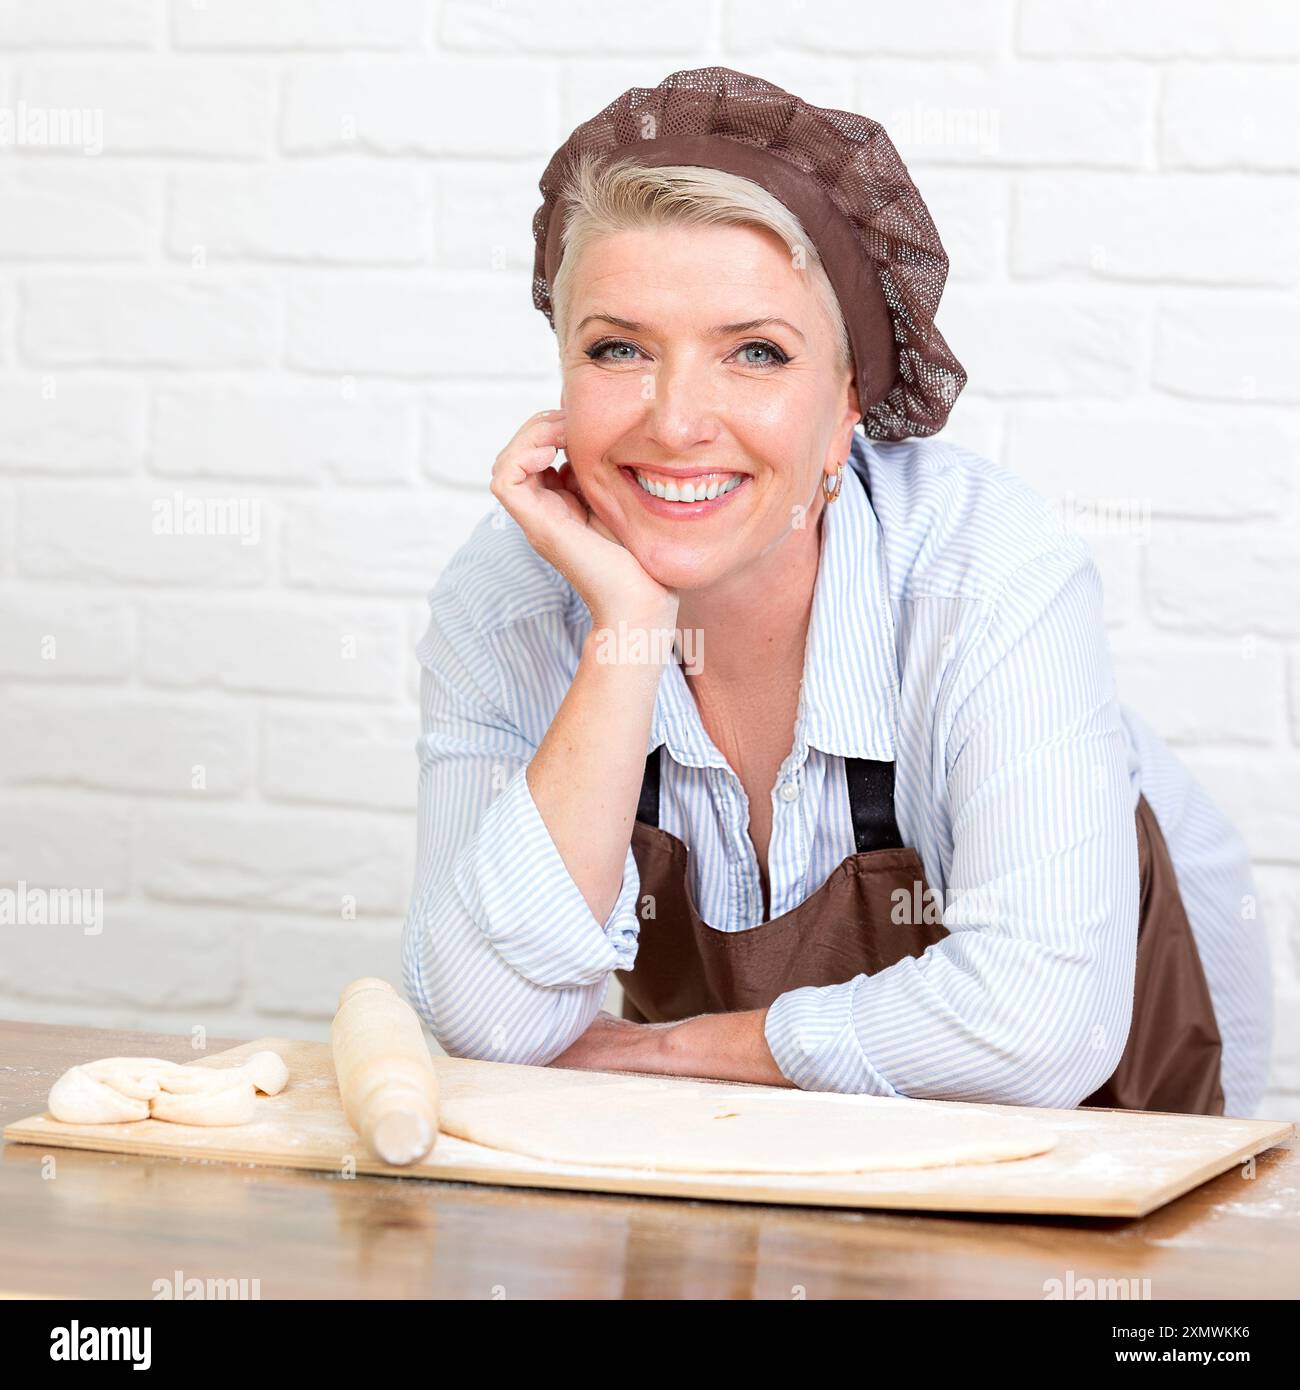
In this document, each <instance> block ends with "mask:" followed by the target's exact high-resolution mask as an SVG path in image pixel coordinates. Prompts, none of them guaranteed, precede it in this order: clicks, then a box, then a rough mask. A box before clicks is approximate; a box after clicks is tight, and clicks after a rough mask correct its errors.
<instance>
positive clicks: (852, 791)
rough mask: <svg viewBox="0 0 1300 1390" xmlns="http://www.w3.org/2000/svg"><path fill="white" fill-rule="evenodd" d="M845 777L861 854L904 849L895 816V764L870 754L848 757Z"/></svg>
mask: <svg viewBox="0 0 1300 1390" xmlns="http://www.w3.org/2000/svg"><path fill="white" fill-rule="evenodd" d="M844 780H845V781H846V782H847V783H848V787H849V808H850V810H851V811H852V813H853V843H854V847H855V849H856V850H857V852H858V853H859V854H867V853H870V851H872V850H876V849H902V848H903V837H902V836H901V835H900V834H899V833H898V822H897V821H896V820H895V819H894V764H893V763H892V762H877V761H875V760H874V759H871V758H845V759H844Z"/></svg>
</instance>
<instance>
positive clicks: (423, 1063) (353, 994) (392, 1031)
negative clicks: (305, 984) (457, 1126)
mask: <svg viewBox="0 0 1300 1390" xmlns="http://www.w3.org/2000/svg"><path fill="white" fill-rule="evenodd" d="M330 1048H331V1050H332V1052H333V1053H334V1073H335V1075H336V1077H337V1078H338V1083H339V1094H340V1095H341V1096H342V1098H343V1113H344V1114H345V1115H346V1116H347V1117H348V1123H349V1124H350V1125H351V1126H352V1128H353V1129H355V1130H356V1132H357V1133H358V1134H359V1135H360V1136H361V1138H362V1139H364V1140H365V1141H366V1143H367V1144H369V1146H370V1147H371V1149H372V1150H373V1151H374V1152H375V1153H376V1154H377V1155H378V1156H379V1157H380V1158H382V1159H383V1160H384V1162H385V1163H391V1164H393V1165H395V1166H397V1167H402V1166H404V1165H406V1164H408V1163H414V1162H415V1161H416V1160H417V1159H420V1158H423V1157H424V1155H425V1154H427V1153H428V1152H429V1150H430V1149H431V1148H433V1145H434V1141H435V1140H436V1139H437V1137H438V1076H437V1073H436V1072H435V1071H434V1069H433V1059H432V1058H431V1057H430V1056H429V1049H428V1046H427V1045H426V1043H425V1041H424V1034H423V1033H422V1032H421V1031H420V1020H419V1019H418V1018H417V1017H416V1015H415V1010H414V1009H412V1008H411V1006H410V1005H409V1004H408V1003H407V1002H406V1001H405V1000H404V999H401V998H399V997H398V994H397V992H396V990H394V989H393V987H392V985H390V984H389V983H388V982H387V981H386V980H376V979H372V978H369V977H367V978H366V979H362V980H353V981H352V983H351V984H350V985H349V986H348V987H347V988H346V989H345V990H344V991H343V993H342V994H341V995H339V1011H338V1013H336V1014H335V1015H334V1022H333V1023H332V1024H331V1025H330Z"/></svg>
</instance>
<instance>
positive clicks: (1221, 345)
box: [0, 0, 1300, 1114]
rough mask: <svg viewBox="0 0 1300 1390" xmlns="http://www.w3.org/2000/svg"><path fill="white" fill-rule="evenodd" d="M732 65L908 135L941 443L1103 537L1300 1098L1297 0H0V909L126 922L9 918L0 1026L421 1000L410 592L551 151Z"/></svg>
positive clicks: (259, 1029) (455, 509) (242, 1020)
mask: <svg viewBox="0 0 1300 1390" xmlns="http://www.w3.org/2000/svg"><path fill="white" fill-rule="evenodd" d="M712 62H719V63H723V64H726V65H728V66H732V67H736V68H740V69H743V70H747V71H752V72H756V73H758V74H760V75H762V76H765V77H768V78H771V79H772V80H774V81H777V82H780V83H782V84H783V85H786V86H788V87H790V88H792V89H793V90H795V91H798V92H799V93H800V94H801V95H803V96H804V97H806V98H807V99H808V100H810V101H814V102H817V103H819V104H824V105H834V106H850V107H853V108H854V109H856V110H859V111H862V112H864V113H866V114H868V115H870V116H872V117H874V118H875V119H878V120H880V121H882V122H883V123H884V124H885V126H886V127H887V128H888V129H889V131H890V133H891V135H892V136H893V138H894V140H895V142H896V143H897V144H898V146H899V148H900V150H901V151H902V153H903V155H904V157H905V159H907V161H908V163H909V166H910V167H911V169H912V170H913V172H914V175H915V177H916V179H917V182H918V183H919V185H920V187H921V189H922V191H923V192H924V194H925V196H926V198H927V200H928V202H929V204H930V207H931V210H932V212H933V213H934V215H935V219H936V221H937V223H938V225H939V228H940V230H941V233H942V235H943V237H944V241H945V244H946V246H947V248H948V251H949V254H950V256H951V259H952V267H953V269H952V276H951V280H950V288H949V293H948V296H947V300H946V305H945V309H944V311H943V313H942V314H941V318H940V322H941V325H942V327H943V330H944V332H945V335H946V336H947V338H948V340H949V342H950V343H952V345H953V346H954V349H955V350H956V351H957V353H958V355H959V356H960V357H961V359H962V360H963V361H964V363H965V365H966V366H967V368H968V370H969V371H970V374H971V385H970V386H969V387H968V389H967V391H966V394H965V395H964V396H963V398H962V401H961V403H960V405H959V407H958V409H957V411H956V412H955V414H954V416H953V419H952V422H951V424H950V426H949V433H950V434H951V435H952V436H953V437H955V438H958V439H960V440H962V441H963V442H965V443H967V444H969V445H971V446H973V447H975V448H978V449H980V450H981V451H983V452H985V453H988V454H990V455H991V456H993V457H995V458H998V459H1000V460H1001V461H1002V462H1004V463H1006V464H1007V465H1008V466H1009V467H1011V468H1014V469H1015V470H1017V471H1018V472H1020V473H1021V474H1023V475H1024V476H1025V477H1027V478H1029V479H1030V480H1031V481H1032V482H1033V483H1034V484H1035V485H1036V486H1038V487H1039V488H1040V489H1041V490H1042V491H1043V492H1044V493H1046V494H1047V495H1049V496H1051V497H1053V498H1054V499H1056V500H1057V502H1058V504H1059V505H1060V506H1061V507H1062V511H1063V514H1065V513H1066V512H1068V513H1069V515H1070V516H1071V518H1072V519H1073V520H1074V521H1076V523H1077V524H1078V525H1079V526H1080V529H1084V527H1085V526H1089V527H1090V528H1091V534H1089V540H1090V543H1091V544H1092V545H1093V548H1094V551H1095V553H1096V555H1097V558H1098V561H1099V563H1100V564H1101V566H1102V571H1103V575H1104V577H1105V581H1106V591H1107V605H1108V620H1109V623H1110V625H1111V631H1112V638H1113V644H1114V651H1115V656H1116V662H1117V667H1118V671H1119V677H1120V684H1121V697H1122V698H1123V699H1124V700H1125V702H1126V703H1130V704H1132V705H1133V706H1134V707H1135V708H1136V709H1138V710H1139V712H1140V713H1141V714H1142V715H1143V716H1144V717H1145V718H1146V719H1147V720H1148V721H1149V722H1151V723H1152V724H1153V725H1154V726H1155V727H1156V728H1157V729H1158V730H1159V731H1160V732H1161V733H1163V734H1164V735H1165V736H1166V737H1167V738H1168V739H1170V740H1171V741H1172V742H1173V743H1174V744H1175V745H1176V746H1177V748H1178V750H1179V752H1180V753H1181V755H1182V756H1183V757H1184V758H1185V760H1186V761H1187V763H1188V764H1189V766H1190V767H1191V768H1192V770H1193V772H1194V773H1195V774H1196V775H1197V776H1198V777H1199V778H1200V779H1201V780H1202V781H1203V782H1204V783H1205V784H1206V786H1207V787H1208V788H1209V789H1210V790H1211V791H1212V793H1213V794H1214V795H1215V796H1216V797H1218V798H1219V799H1220V801H1221V803H1222V804H1223V805H1224V807H1225V808H1226V809H1227V810H1228V812H1229V813H1230V814H1231V815H1232V817H1233V818H1234V819H1235V821H1236V822H1237V823H1238V824H1239V825H1240V826H1241V828H1242V830H1243V833H1244V834H1245V835H1246V837H1247V840H1248V842H1249V843H1250V845H1251V847H1252V850H1253V852H1254V854H1255V856H1256V864H1257V876H1258V883H1259V887H1260V891H1261V895H1262V898H1263V902H1262V904H1261V915H1262V916H1263V917H1264V919H1265V920H1266V922H1267V924H1268V929H1269V932H1270V935H1271V939H1272V942H1273V948H1274V966H1275V971H1276V976H1277V988H1278V1005H1279V1008H1278V1025H1279V1027H1278V1039H1277V1048H1276V1055H1275V1062H1274V1085H1273V1090H1272V1091H1271V1093H1270V1097H1269V1101H1268V1104H1267V1105H1266V1110H1269V1109H1271V1110H1272V1111H1274V1112H1276V1113H1290V1114H1294V1113H1296V1109H1297V1108H1298V1105H1300V543H1298V542H1297V484H1296V463H1297V452H1298V450H1297V444H1298V443H1300V430H1298V424H1297V406H1298V405H1300V374H1297V372H1296V358H1297V354H1296V348H1295V343H1296V341H1297V339H1300V292H1298V283H1300V180H1298V179H1297V172H1298V171H1300V12H1298V11H1297V10H1296V7H1295V6H1294V5H1293V4H1290V3H1282V0H1237V3H1226V2H1225V0H1177V2H1175V0H1143V3H1140V4H1134V3H1132V2H1131V0H1129V3H1120V0H1100V2H1099V3H1084V2H1083V0H1067V2H1066V3H1062V0H1018V2H1017V0H926V3H921V4H916V5H907V6H900V5H897V4H888V5H877V4H870V3H867V4H864V3H862V0H856V2H855V3H847V0H839V2H835V3H817V4H814V3H797V2H796V0H781V2H780V3H769V2H768V0H736V3H731V2H730V0H703V3H701V0H690V3H687V2H686V0H660V3H657V4H655V5H653V6H635V7H617V8H611V7H610V6H608V5H606V4H595V3H589V2H588V0H582V2H581V3H570V4H542V3H516V2H515V0H478V2H477V3H472V2H471V0H445V2H444V3H442V4H437V3H429V2H428V0H176V3H171V4H168V3H166V0H43V3H41V4H31V3H23V2H22V0H0V122H3V124H0V137H2V139H0V885H8V886H9V887H11V888H14V887H16V886H17V885H18V884H19V883H24V884H27V885H32V886H38V887H42V888H51V887H59V886H62V887H76V888H84V889H97V890H99V891H100V892H101V893H102V895H103V897H102V901H103V927H104V929H103V931H102V932H100V933H98V934H93V933H91V934H88V933H86V932H85V931H83V930H80V929H79V928H77V927H76V926H75V925H67V924H65V925H62V926H46V927H37V926H35V925H32V924H28V925H27V926H25V927H19V926H11V927H8V928H6V929H5V930H4V935H3V952H2V954H0V1014H3V1015H5V1016H8V1017H16V1018H29V1019H39V1020H46V1021H58V1022H83V1023H88V1024H97V1025H108V1026H136V1025H146V1026H151V1027H159V1028H167V1029H175V1030H188V1029H190V1028H192V1027H195V1026H203V1027H206V1028H207V1029H208V1030H209V1031H216V1032H224V1033H229V1032H235V1033H242V1034H246V1035H248V1036H255V1035H257V1034H261V1033H274V1032H292V1033H298V1034H303V1035H307V1036H316V1037H322V1036H324V1034H325V1028H326V1025H327V1021H328V1018H329V1016H330V1013H331V1012H332V1009H333V1005H334V1000H335V995H336V992H337V989H338V988H339V985H340V984H341V983H342V982H343V981H345V980H347V979H348V978H350V977H352V976H354V975H357V974H363V973H365V974H371V973H379V974H386V975H388V976H389V977H390V978H392V979H397V978H398V966H397V940H398V934H399V931H400V924H401V920H402V915H403V912H404V908H405V902H406V897H407V893H408V891H409V885H410V879H411V872H412V849H413V799H414V790H415V756H414V748H413V744H414V738H415V733H416V730H417V727H418V724H417V715H416V707H415V690H416V666H415V661H414V656H413V647H414V643H415V641H416V638H417V636H418V634H419V632H420V630H421V628H422V624H423V616H422V615H423V594H424V592H425V591H426V590H427V589H428V587H429V586H430V585H431V584H432V582H433V581H434V579H435V578H436V576H437V574H438V572H439V569H440V567H441V566H442V565H443V564H444V563H445V562H446V560H447V558H448V557H449V556H450V555H451V554H452V552H453V551H454V550H455V548H456V547H457V546H458V545H459V543H460V542H461V540H462V539H463V538H464V536H465V535H466V534H467V533H468V530H469V528H470V527H471V526H472V524H473V523H474V521H475V520H476V519H477V518H478V517H479V516H480V515H481V514H482V513H483V511H484V510H485V509H486V508H487V507H489V506H490V505H491V498H490V494H489V493H488V491H487V479H488V476H489V472H490V469H491V464H492V460H493V459H494V457H495V455H496V453H497V452H498V450H499V449H500V448H501V447H502V445H503V444H504V443H505V441H506V439H507V438H508V437H509V436H510V435H511V434H512V433H513V431H514V429H515V428H516V427H517V425H518V423H519V422H520V421H521V420H522V418H523V417H524V416H525V415H527V414H529V413H530V412H532V411H534V410H539V409H542V408H544V407H547V406H550V405H553V404H555V403H556V402H557V400H558V377H557V373H556V369H555V364H554V351H553V345H552V339H551V337H550V333H549V330H548V329H547V327H546V325H545V322H544V320H543V319H542V317H541V315H539V314H538V313H536V311H534V310H533V308H532V306H531V301H530V298H529V275H530V271H531V264H532V243H531V237H530V219H531V216H532V213H533V210H534V208H535V206H536V204H537V202H538V194H537V179H538V176H539V175H540V173H541V170H542V168H543V166H544V164H545V161H546V159H547V158H548V156H549V154H550V153H551V151H552V150H553V149H554V148H555V146H556V145H557V144H558V143H559V142H560V141H561V140H562V139H563V137H564V136H565V135H566V134H567V133H568V131H569V130H570V129H571V128H572V126H573V125H574V124H575V123H576V122H578V121H579V120H582V119H585V118H586V117H587V116H589V115H591V114H593V113H594V112H595V111H596V110H597V109H598V108H599V107H600V106H602V105H604V104H605V103H606V102H607V101H608V100H610V99H611V98H613V97H614V96H615V95H617V94H618V93H619V92H620V91H622V90H623V89H624V88H626V87H627V86H630V85H632V84H634V83H639V84H643V85H653V84H654V83H655V82H657V81H658V80H659V79H660V78H661V77H663V76H664V75H665V74H666V73H667V72H669V71H671V70H673V69H675V68H682V67H698V66H703V65H705V64H707V63H712ZM1115 499H1129V500H1135V501H1136V502H1137V503H1138V504H1139V506H1140V508H1141V512H1140V518H1141V524H1135V523H1134V522H1133V521H1132V520H1131V519H1130V523H1129V524H1128V525H1127V526H1124V525H1121V526H1118V527H1113V526H1110V527H1107V526H1099V525H1097V524H1095V519H1096V516H1097V513H1096V512H1095V510H1093V509H1092V506H1093V504H1095V503H1097V502H1100V501H1109V502H1113V501H1114V500H1115ZM194 514H201V515H202V516H203V518H204V526H205V527H206V531H201V532H197V533H196V532H193V531H188V532H187V530H186V526H185V520H186V518H187V517H189V516H192V515H194ZM178 523H179V524H178ZM169 527H170V528H171V530H172V532H173V533H172V534H168V528H169ZM176 532H179V533H176ZM227 532H230V533H227Z"/></svg>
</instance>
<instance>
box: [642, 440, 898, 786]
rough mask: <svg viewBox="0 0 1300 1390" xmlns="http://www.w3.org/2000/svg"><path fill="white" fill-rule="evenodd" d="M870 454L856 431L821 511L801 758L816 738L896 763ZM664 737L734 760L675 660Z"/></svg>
mask: <svg viewBox="0 0 1300 1390" xmlns="http://www.w3.org/2000/svg"><path fill="white" fill-rule="evenodd" d="M870 458H871V455H870V454H869V445H868V444H867V442H866V439H865V437H864V436H863V435H861V434H855V435H854V436H853V452H852V455H851V456H850V458H849V460H848V462H847V464H846V466H845V469H844V481H843V484H842V488H841V492H840V496H839V498H838V499H837V500H836V502H835V503H834V504H833V505H831V506H827V507H826V508H825V509H824V511H823V516H822V528H823V534H822V552H821V560H820V563H819V567H818V571H817V580H816V583H815V585H814V588H813V603H812V613H811V615H810V618H809V623H808V641H807V646H806V647H805V649H804V674H803V685H802V688H801V691H800V699H799V710H798V714H797V716H796V719H795V730H794V748H793V753H794V764H795V765H798V764H799V763H802V762H803V760H804V758H805V756H806V755H807V750H808V747H809V746H810V745H811V746H812V747H814V748H819V749H820V750H821V751H822V752H823V753H832V754H838V755H839V756H841V757H846V758H872V759H875V760H877V761H885V762H892V761H894V750H895V727H896V720H897V705H898V693H899V679H898V659H897V650H896V647H895V644H894V619H893V612H892V610H891V608H890V603H889V590H888V583H887V579H886V573H885V554H884V544H883V540H882V537H881V534H880V521H879V518H878V517H877V516H876V513H875V509H874V508H873V507H872V505H871V499H870V497H869V495H868V493H867V478H868V476H869V466H870ZM706 660H707V655H706ZM660 744H666V745H667V748H668V751H669V752H670V753H671V754H672V756H673V758H674V760H675V761H676V762H678V763H681V764H683V765H686V766H692V767H721V768H725V767H726V766H727V765H728V764H727V760H726V758H725V757H723V755H722V753H721V752H720V751H719V750H718V748H717V746H716V745H715V744H714V742H713V740H712V739H711V738H710V737H709V735H708V733H707V731H706V730H705V728H704V724H703V722H702V721H701V719H700V713H699V707H698V706H697V705H696V703H695V698H694V696H692V694H691V692H690V688H689V686H688V685H687V684H686V677H685V675H684V673H683V671H682V668H681V665H680V664H679V662H677V661H669V662H668V663H667V664H666V666H665V668H664V674H663V678H662V680H661V681H660V682H659V689H658V694H657V696H656V698H655V708H654V716H653V719H652V722H651V726H650V741H649V745H648V747H647V749H646V752H647V754H649V753H652V752H653V751H654V750H655V749H656V748H658V747H659V745H660Z"/></svg>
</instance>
